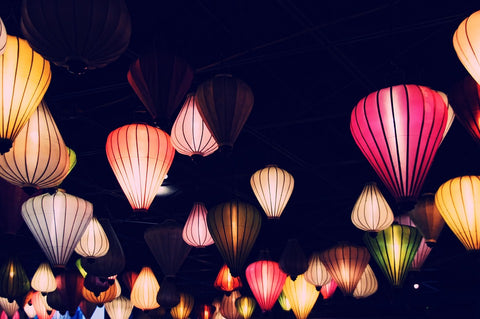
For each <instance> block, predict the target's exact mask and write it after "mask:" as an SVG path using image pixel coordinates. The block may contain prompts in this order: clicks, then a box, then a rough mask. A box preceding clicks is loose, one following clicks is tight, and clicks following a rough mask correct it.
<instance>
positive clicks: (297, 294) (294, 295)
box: [283, 275, 320, 319]
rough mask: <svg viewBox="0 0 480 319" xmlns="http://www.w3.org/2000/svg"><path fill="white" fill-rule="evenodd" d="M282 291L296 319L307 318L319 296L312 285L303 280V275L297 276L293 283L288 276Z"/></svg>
mask: <svg viewBox="0 0 480 319" xmlns="http://www.w3.org/2000/svg"><path fill="white" fill-rule="evenodd" d="M283 291H284V292H285V296H287V299H288V301H289V302H290V305H291V306H292V310H293V313H294V314H295V317H296V318H297V319H306V318H307V317H308V315H309V314H310V312H311V311H312V308H313V306H314V305H315V303H316V302H317V299H318V296H319V294H320V292H319V291H318V290H317V289H315V286H314V285H312V284H310V283H308V282H307V281H306V280H305V276H304V275H299V276H298V277H297V279H295V281H293V280H292V279H291V278H290V276H288V277H287V279H286V280H285V286H284V287H283Z"/></svg>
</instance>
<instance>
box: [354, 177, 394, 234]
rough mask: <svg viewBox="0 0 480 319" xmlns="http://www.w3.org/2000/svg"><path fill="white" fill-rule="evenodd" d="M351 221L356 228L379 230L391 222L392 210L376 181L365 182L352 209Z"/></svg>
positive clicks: (371, 230) (369, 230)
mask: <svg viewBox="0 0 480 319" xmlns="http://www.w3.org/2000/svg"><path fill="white" fill-rule="evenodd" d="M352 223H353V225H355V227H357V228H358V229H361V230H363V231H368V232H379V231H381V230H384V229H385V228H387V227H388V226H390V225H391V224H392V223H393V211H392V209H391V208H390V206H389V205H388V203H387V200H386V199H385V197H383V195H382V192H381V191H380V189H379V188H378V186H377V184H376V183H367V184H366V185H365V187H364V188H363V190H362V193H361V194H360V196H359V197H358V199H357V202H356V203H355V206H353V210H352Z"/></svg>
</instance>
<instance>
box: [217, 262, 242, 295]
mask: <svg viewBox="0 0 480 319" xmlns="http://www.w3.org/2000/svg"><path fill="white" fill-rule="evenodd" d="M213 286H214V287H215V288H217V289H220V290H223V291H225V292H226V293H229V292H232V291H234V290H237V289H239V288H242V280H241V279H240V277H233V276H232V274H231V273H230V269H228V266H227V265H223V266H222V268H220V271H219V272H218V274H217V278H216V279H215V282H214V283H213Z"/></svg>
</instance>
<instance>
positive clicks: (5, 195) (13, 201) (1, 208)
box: [0, 178, 28, 235]
mask: <svg viewBox="0 0 480 319" xmlns="http://www.w3.org/2000/svg"><path fill="white" fill-rule="evenodd" d="M27 199H28V195H27V194H26V193H25V192H24V191H23V190H22V189H21V188H20V187H17V186H15V185H12V184H10V183H8V182H7V181H5V180H3V179H2V178H0V220H2V222H1V223H0V230H1V231H2V232H3V233H6V234H12V235H16V234H17V232H18V231H19V230H20V228H21V227H22V225H23V218H22V204H23V203H24V202H25V201H26V200H27Z"/></svg>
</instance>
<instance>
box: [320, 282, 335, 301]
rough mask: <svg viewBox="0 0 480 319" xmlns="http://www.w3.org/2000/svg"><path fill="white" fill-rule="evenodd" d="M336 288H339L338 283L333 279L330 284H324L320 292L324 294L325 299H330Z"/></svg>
mask: <svg viewBox="0 0 480 319" xmlns="http://www.w3.org/2000/svg"><path fill="white" fill-rule="evenodd" d="M335 290H337V283H336V282H335V280H333V279H332V280H330V282H329V283H328V284H326V285H324V286H322V289H320V293H321V294H322V296H323V299H329V298H330V297H332V296H333V294H334V293H335Z"/></svg>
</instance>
